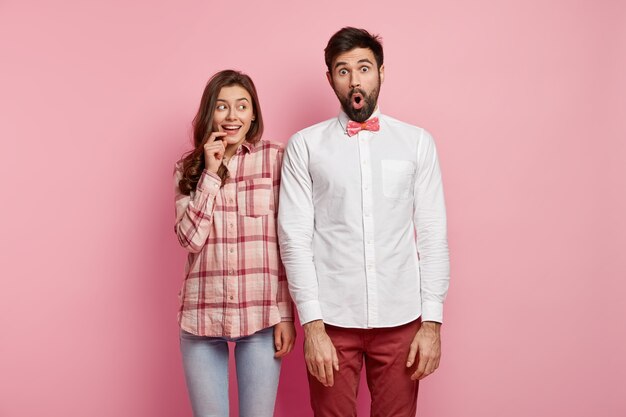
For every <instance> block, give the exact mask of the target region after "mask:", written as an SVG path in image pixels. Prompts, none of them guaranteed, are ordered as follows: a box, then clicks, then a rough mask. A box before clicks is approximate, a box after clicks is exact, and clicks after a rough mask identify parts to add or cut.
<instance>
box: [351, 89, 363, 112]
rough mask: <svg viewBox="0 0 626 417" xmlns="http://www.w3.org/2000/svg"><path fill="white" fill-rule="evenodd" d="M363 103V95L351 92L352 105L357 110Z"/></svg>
mask: <svg viewBox="0 0 626 417" xmlns="http://www.w3.org/2000/svg"><path fill="white" fill-rule="evenodd" d="M364 104H365V100H364V99H363V95H362V94H361V93H354V94H352V107H353V108H354V109H356V110H359V109H361V108H362V107H363V105H364Z"/></svg>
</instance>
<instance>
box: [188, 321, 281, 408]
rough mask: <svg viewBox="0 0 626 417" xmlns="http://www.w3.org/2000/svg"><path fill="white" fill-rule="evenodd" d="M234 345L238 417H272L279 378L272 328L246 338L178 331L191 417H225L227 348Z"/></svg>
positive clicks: (278, 362) (278, 361)
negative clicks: (208, 335) (209, 335)
mask: <svg viewBox="0 0 626 417" xmlns="http://www.w3.org/2000/svg"><path fill="white" fill-rule="evenodd" d="M229 341H230V342H235V364H236V366H237V383H238V387H239V416H240V417H272V416H273V415H274V402H275V401H276V390H277V388H278V377H279V375H280V359H276V358H274V353H275V350H274V328H273V327H268V328H267V329H263V330H261V331H258V332H256V333H254V334H252V335H250V336H246V337H240V338H236V339H230V338H226V337H204V336H196V335H193V334H191V333H188V332H186V331H184V330H181V331H180V350H181V353H182V358H183V368H184V371H185V380H186V381H187V390H188V391H189V398H190V400H191V407H192V408H193V415H194V417H228V344H227V342H229Z"/></svg>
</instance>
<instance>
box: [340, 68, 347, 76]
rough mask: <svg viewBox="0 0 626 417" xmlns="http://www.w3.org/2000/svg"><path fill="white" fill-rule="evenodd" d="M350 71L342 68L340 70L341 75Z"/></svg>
mask: <svg viewBox="0 0 626 417" xmlns="http://www.w3.org/2000/svg"><path fill="white" fill-rule="evenodd" d="M347 73H348V70H347V69H341V70H339V75H346V74H347Z"/></svg>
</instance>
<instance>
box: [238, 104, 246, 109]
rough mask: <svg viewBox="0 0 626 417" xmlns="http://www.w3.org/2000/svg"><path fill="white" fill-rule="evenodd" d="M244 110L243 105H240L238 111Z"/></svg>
mask: <svg viewBox="0 0 626 417" xmlns="http://www.w3.org/2000/svg"><path fill="white" fill-rule="evenodd" d="M245 109H247V107H246V106H245V104H241V105H240V106H239V110H245Z"/></svg>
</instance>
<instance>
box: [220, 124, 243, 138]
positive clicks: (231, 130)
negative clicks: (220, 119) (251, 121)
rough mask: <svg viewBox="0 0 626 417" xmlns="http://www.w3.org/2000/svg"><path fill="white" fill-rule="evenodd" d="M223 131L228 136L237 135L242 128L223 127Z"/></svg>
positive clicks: (236, 126)
mask: <svg viewBox="0 0 626 417" xmlns="http://www.w3.org/2000/svg"><path fill="white" fill-rule="evenodd" d="M222 129H223V130H224V132H226V134H227V135H229V136H230V135H236V134H237V133H238V132H239V130H240V129H241V126H239V125H222Z"/></svg>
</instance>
